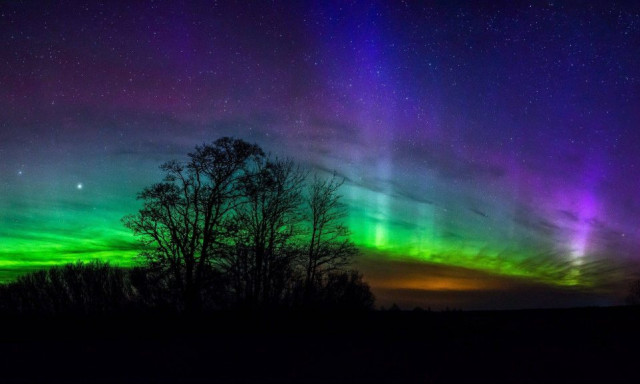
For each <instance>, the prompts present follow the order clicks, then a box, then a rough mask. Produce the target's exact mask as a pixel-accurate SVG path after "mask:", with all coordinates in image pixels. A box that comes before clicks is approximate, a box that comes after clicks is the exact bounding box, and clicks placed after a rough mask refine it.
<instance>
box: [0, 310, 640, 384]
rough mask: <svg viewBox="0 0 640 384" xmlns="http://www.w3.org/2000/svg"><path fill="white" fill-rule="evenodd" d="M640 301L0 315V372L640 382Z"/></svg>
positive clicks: (6, 377) (20, 377)
mask: <svg viewBox="0 0 640 384" xmlns="http://www.w3.org/2000/svg"><path fill="white" fill-rule="evenodd" d="M639 320H640V310H638V309H637V308H634V307H614V308H585V309H568V310H530V311H505V312H445V313H430V312H391V311H388V312H371V313H366V314H358V315H353V314H351V315H347V314H343V313H342V314H341V313H332V314H326V313H325V314H320V315H319V314H301V313H288V314H282V313H281V314H277V315H275V314H255V313H253V314H246V313H245V314H238V313H233V314H232V313H219V314H212V315H208V316H205V317H200V318H198V319H188V318H185V317H177V316H167V315H159V314H156V315H145V316H124V315H123V316H117V317H110V318H38V319H35V318H31V319H28V318H4V319H3V320H2V324H3V331H2V336H1V342H0V376H1V377H0V382H60V383H86V382H105V383H106V382H145V383H148V382H212V381H213V382H518V383H537V382H603V383H604V382H606V383H611V382H640V365H639V357H640V353H639V351H640V330H639V327H640V321H639Z"/></svg>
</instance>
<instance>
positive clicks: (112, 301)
mask: <svg viewBox="0 0 640 384" xmlns="http://www.w3.org/2000/svg"><path fill="white" fill-rule="evenodd" d="M222 285H223V284H222ZM212 293H213V294H210V295H204V300H203V301H204V303H205V305H204V308H205V309H246V308H241V307H238V306H237V305H234V303H229V302H228V301H227V302H224V301H221V299H227V300H228V298H224V293H223V292H212ZM173 294H174V292H172V289H171V288H170V284H169V283H168V282H167V281H162V280H158V279H157V278H156V276H154V274H152V273H151V272H150V270H148V269H147V268H145V267H134V268H122V267H117V266H112V265H110V264H108V263H106V262H101V261H92V262H89V263H82V262H77V263H73V264H66V265H63V266H55V267H52V268H49V269H43V270H39V271H36V272H32V273H29V274H26V275H23V276H20V277H19V278H18V279H17V280H16V281H14V282H11V283H8V284H2V285H0V313H3V314H30V315H102V314H126V313H131V314H135V313H138V314H139V313H148V312H151V313H153V312H163V313H178V312H179V311H180V308H179V307H177V306H176V301H175V300H176V299H175V298H174V297H172V296H173ZM304 298H305V291H304V287H303V286H301V285H298V286H297V287H296V288H295V289H294V290H293V291H292V292H290V295H289V301H286V302H282V303H281V306H280V307H279V308H288V309H316V310H329V311H354V310H355V311H360V310H367V309H370V308H372V307H373V304H374V299H373V295H372V294H371V291H370V290H369V286H368V285H367V284H366V283H365V282H363V281H362V275H360V274H359V273H358V272H357V271H344V272H332V273H330V274H328V275H327V276H326V278H325V279H324V280H323V283H322V285H321V286H320V287H318V288H317V289H316V292H315V295H314V296H313V302H312V303H310V302H307V301H305V299H304ZM268 309H275V308H268Z"/></svg>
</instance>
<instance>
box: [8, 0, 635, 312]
mask: <svg viewBox="0 0 640 384" xmlns="http://www.w3.org/2000/svg"><path fill="white" fill-rule="evenodd" d="M53 3H54V2H48V1H3V2H1V3H0V280H4V281H8V280H10V279H12V278H15V277H16V276H17V275H18V274H20V273H24V272H25V271H29V270H33V269H36V268H41V267H43V266H48V265H52V264H60V263H66V262H71V261H75V260H78V259H81V260H90V259H95V258H101V259H104V260H108V261H110V262H112V263H115V264H122V265H129V264H130V263H131V260H132V257H133V256H134V255H136V254H137V252H138V244H137V242H136V241H135V239H134V238H133V237H132V235H131V234H130V233H129V232H128V230H127V229H125V228H124V227H123V225H122V224H121V222H120V218H121V217H122V216H124V215H126V214H128V213H133V212H135V210H136V209H137V208H138V207H139V205H140V202H139V201H137V200H136V193H137V192H139V191H140V190H141V189H142V188H143V187H144V186H147V185H149V184H151V183H153V182H156V181H159V180H160V177H161V173H160V171H159V170H158V165H159V164H160V163H162V162H164V161H166V160H170V159H184V158H185V156H186V153H187V152H189V151H190V150H191V149H193V147H194V146H195V145H198V144H202V143H204V142H211V141H213V140H215V139H217V138H219V137H221V136H226V135H232V136H235V137H238V138H242V139H245V140H247V141H251V142H256V143H258V144H260V145H261V146H263V147H264V148H265V149H266V150H267V151H270V152H272V153H273V154H277V155H279V156H291V157H293V158H294V159H295V160H296V161H298V162H300V163H301V164H303V165H304V166H305V167H307V168H309V169H315V170H317V171H318V172H331V170H334V169H335V170H336V171H337V172H338V174H339V175H341V176H342V177H344V178H345V180H346V183H345V185H344V187H343V190H342V192H343V195H344V200H345V202H346V203H347V204H348V206H349V209H350V215H349V219H348V224H349V226H350V228H351V230H352V232H353V236H352V237H353V240H354V241H355V242H356V243H357V244H358V246H359V248H360V250H361V255H360V256H359V257H358V260H357V262H356V266H357V267H358V268H359V269H360V270H361V271H363V272H364V275H365V280H367V281H369V282H370V284H371V285H372V287H373V290H374V293H375V294H376V295H377V298H378V304H379V305H389V304H390V303H392V302H397V303H398V304H400V305H401V306H403V307H405V308H411V307H413V306H415V305H420V306H423V307H425V308H426V307H427V306H431V307H433V308H443V307H445V306H449V307H455V308H463V309H475V308H520V307H552V306H575V305H612V304H620V303H622V300H623V298H624V295H625V287H626V285H627V284H628V283H629V282H630V281H631V280H632V279H635V278H637V277H638V272H639V271H640V3H638V2H635V3H633V2H629V3H625V2H614V3H609V2H604V1H602V2H600V1H597V2H596V1H593V2H590V3H588V2H570V3H565V2H560V1H545V2H537V1H532V2H515V3H514V2H504V3H499V2H468V3H467V2H457V1H442V2H433V3H430V4H426V5H425V4H413V3H408V4H404V3H401V2H396V1H390V2H387V3H384V2H355V3H351V2H349V3H347V2H334V3H330V2H298V1H296V2H291V3H286V2H276V3H271V2H260V3H259V4H258V2H253V1H238V2H218V3H216V2H201V3H199V2H180V1H170V2H169V1H166V2H152V3H146V4H142V2H130V1H122V2H116V1H107V2H104V3H103V4H98V3H96V2H93V1H89V2H63V3H64V5H53ZM322 3H325V4H322Z"/></svg>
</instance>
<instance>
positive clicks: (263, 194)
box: [230, 159, 305, 304]
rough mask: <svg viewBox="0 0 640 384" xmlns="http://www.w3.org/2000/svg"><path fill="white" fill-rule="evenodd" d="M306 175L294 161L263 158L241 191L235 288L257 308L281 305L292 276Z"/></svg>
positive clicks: (233, 263)
mask: <svg viewBox="0 0 640 384" xmlns="http://www.w3.org/2000/svg"><path fill="white" fill-rule="evenodd" d="M304 181H305V174H304V172H302V171H301V170H300V169H299V168H298V167H297V166H295V165H294V163H293V162H292V161H291V160H284V161H283V160H277V159H276V160H269V159H264V160H263V161H261V162H258V163H257V167H256V171H255V172H253V173H251V174H247V175H245V176H244V177H243V178H242V179H241V181H240V183H239V187H240V190H241V191H242V194H243V196H244V197H243V198H242V200H243V203H242V204H240V205H238V207H237V209H236V214H235V215H234V216H233V218H232V220H233V222H234V225H235V226H236V230H237V232H236V241H237V243H236V252H235V253H234V254H233V258H232V260H231V262H230V269H231V270H232V271H231V273H232V274H233V275H234V276H235V277H236V279H235V282H236V284H235V289H236V292H237V293H239V294H240V296H241V297H240V298H241V299H242V300H246V301H248V302H250V303H253V304H259V303H265V304H275V303H277V302H279V300H280V298H281V296H282V294H283V291H284V290H285V289H286V287H287V285H288V283H289V281H290V280H291V276H292V273H293V271H292V265H293V257H294V254H293V252H292V247H291V240H292V239H293V237H294V236H295V235H296V234H297V232H298V230H299V228H298V227H299V224H300V222H301V220H302V216H301V213H300V206H301V204H302V188H303V184H304Z"/></svg>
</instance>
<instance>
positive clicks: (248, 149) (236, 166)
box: [123, 137, 264, 311]
mask: <svg viewBox="0 0 640 384" xmlns="http://www.w3.org/2000/svg"><path fill="white" fill-rule="evenodd" d="M263 157H264V153H263V152H262V150H261V149H260V148H259V147H258V146H257V145H253V144H249V143H247V142H245V141H242V140H238V139H232V138H228V137H225V138H221V139H218V140H216V141H215V142H214V143H213V144H210V145H203V146H199V147H196V150H195V152H193V153H190V154H189V161H188V162H186V163H180V162H177V161H169V162H167V163H165V164H163V165H162V166H161V169H162V171H163V172H164V173H165V178H164V181H163V182H161V183H158V184H155V185H153V186H151V187H148V188H145V189H144V190H143V191H142V192H141V193H140V195H139V198H140V199H141V200H143V201H144V206H143V208H142V209H140V211H139V212H138V213H137V214H135V215H130V216H127V217H125V218H124V219H123V221H124V224H125V225H126V226H127V227H128V228H130V229H131V230H132V231H133V233H134V234H135V235H137V236H139V237H140V238H141V240H142V241H143V243H144V244H145V246H147V248H148V249H147V251H146V252H144V253H143V254H142V256H143V257H144V258H145V259H146V260H147V261H148V262H149V265H150V267H151V268H152V269H155V270H157V271H160V272H163V273H165V274H168V275H169V276H170V277H171V288H172V289H173V290H174V291H176V292H177V293H178V297H179V298H180V299H181V302H182V305H183V306H184V308H185V310H187V311H198V310H199V309H200V307H201V304H202V297H201V295H202V290H203V286H204V284H205V280H206V278H207V271H210V270H211V269H212V268H213V266H214V265H215V264H216V259H217V258H220V252H218V249H219V247H220V246H222V245H224V244H225V243H226V235H227V232H228V231H227V228H226V222H227V219H228V216H229V215H231V214H232V213H233V212H234V209H235V208H237V206H238V205H239V204H240V203H241V202H242V200H241V197H242V195H241V194H242V193H244V191H243V188H241V187H240V185H239V183H240V181H241V180H244V179H246V178H247V177H248V175H249V172H251V171H250V170H251V168H252V167H251V165H252V163H253V162H259V161H261V159H262V158H263Z"/></svg>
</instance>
